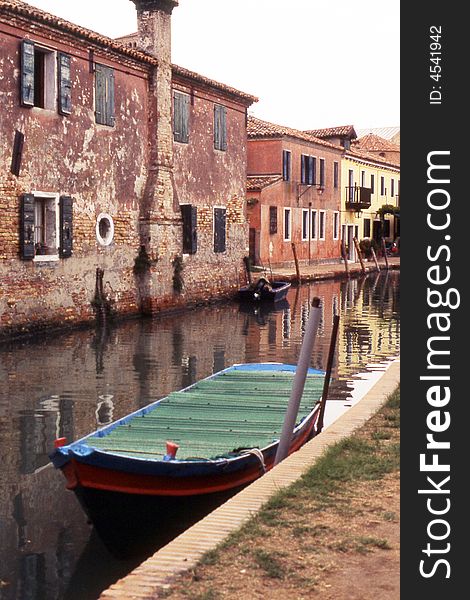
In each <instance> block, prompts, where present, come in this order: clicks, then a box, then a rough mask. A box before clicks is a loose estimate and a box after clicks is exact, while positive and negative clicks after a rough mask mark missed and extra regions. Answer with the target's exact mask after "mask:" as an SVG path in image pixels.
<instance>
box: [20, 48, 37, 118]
mask: <svg viewBox="0 0 470 600" xmlns="http://www.w3.org/2000/svg"><path fill="white" fill-rule="evenodd" d="M21 104H22V105H23V106H34V42H30V41H29V40H23V41H22V42H21Z"/></svg>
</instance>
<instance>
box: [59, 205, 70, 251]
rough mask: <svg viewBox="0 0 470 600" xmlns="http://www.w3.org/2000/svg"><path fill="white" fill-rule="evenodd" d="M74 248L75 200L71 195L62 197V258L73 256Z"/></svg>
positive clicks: (60, 249)
mask: <svg viewBox="0 0 470 600" xmlns="http://www.w3.org/2000/svg"><path fill="white" fill-rule="evenodd" d="M72 248H73V200H72V198H70V196H61V197H60V248H59V253H60V256H61V257H62V258H68V257H69V256H72Z"/></svg>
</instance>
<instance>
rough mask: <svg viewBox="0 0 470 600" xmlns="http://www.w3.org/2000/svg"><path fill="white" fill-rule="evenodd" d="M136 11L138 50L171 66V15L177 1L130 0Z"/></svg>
mask: <svg viewBox="0 0 470 600" xmlns="http://www.w3.org/2000/svg"><path fill="white" fill-rule="evenodd" d="M131 2H133V3H134V4H135V6H136V9H137V23H138V35H139V39H138V48H139V50H143V51H144V52H147V53H148V54H151V55H152V56H154V57H155V58H157V59H158V60H159V61H161V62H162V63H167V64H171V13H172V11H173V9H174V8H175V6H178V3H179V0H131Z"/></svg>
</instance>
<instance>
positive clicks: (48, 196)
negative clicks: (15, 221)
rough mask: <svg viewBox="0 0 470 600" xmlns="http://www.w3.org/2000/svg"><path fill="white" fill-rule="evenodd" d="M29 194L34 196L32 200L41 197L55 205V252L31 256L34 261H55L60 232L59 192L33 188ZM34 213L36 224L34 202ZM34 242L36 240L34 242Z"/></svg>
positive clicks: (57, 253)
mask: <svg viewBox="0 0 470 600" xmlns="http://www.w3.org/2000/svg"><path fill="white" fill-rule="evenodd" d="M31 194H32V195H33V196H34V200H36V199H38V200H40V199H43V200H52V201H53V203H54V207H55V243H56V249H57V252H56V253H55V254H36V255H35V256H34V258H33V261H34V262H51V261H56V260H59V243H60V241H59V234H60V224H59V217H60V209H59V197H60V196H59V194H56V193H54V192H52V193H51V192H41V191H39V190H33V191H32V192H31ZM34 214H35V217H34V219H35V224H36V203H35V209H34ZM35 243H36V242H35Z"/></svg>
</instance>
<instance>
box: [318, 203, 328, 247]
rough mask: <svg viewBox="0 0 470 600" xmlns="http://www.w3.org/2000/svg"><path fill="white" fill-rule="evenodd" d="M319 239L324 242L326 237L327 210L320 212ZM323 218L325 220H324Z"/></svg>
mask: <svg viewBox="0 0 470 600" xmlns="http://www.w3.org/2000/svg"><path fill="white" fill-rule="evenodd" d="M318 213H319V214H318V239H319V240H320V241H321V242H323V241H324V240H325V236H326V210H320V211H318ZM322 216H323V219H322ZM322 220H323V235H322Z"/></svg>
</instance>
